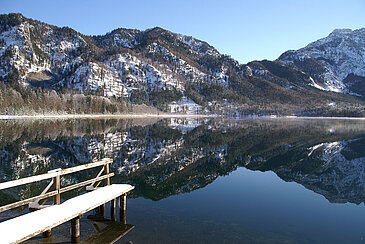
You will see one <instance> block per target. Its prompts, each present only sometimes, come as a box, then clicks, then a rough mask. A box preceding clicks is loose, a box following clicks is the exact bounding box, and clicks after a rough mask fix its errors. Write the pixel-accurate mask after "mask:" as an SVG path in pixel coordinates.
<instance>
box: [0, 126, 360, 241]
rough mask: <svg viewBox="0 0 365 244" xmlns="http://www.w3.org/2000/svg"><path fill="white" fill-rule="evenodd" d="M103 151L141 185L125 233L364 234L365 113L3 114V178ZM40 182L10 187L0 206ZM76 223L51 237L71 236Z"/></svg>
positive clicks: (86, 229) (238, 237) (194, 236)
mask: <svg viewBox="0 0 365 244" xmlns="http://www.w3.org/2000/svg"><path fill="white" fill-rule="evenodd" d="M104 157H110V158H113V159H114V163H113V165H112V167H111V171H113V172H115V174H116V176H114V177H113V178H112V183H129V184H132V185H134V186H135V187H136V188H135V190H134V191H133V192H132V193H131V194H130V195H129V196H128V202H127V223H128V224H131V225H134V226H135V227H134V229H132V230H131V231H130V232H129V233H128V234H127V235H125V236H124V237H122V238H121V239H120V240H119V241H118V242H117V243H131V242H133V243H365V207H364V200H365V121H357V120H325V119H242V120H227V119H166V120H160V121H157V120H154V119H149V120H143V119H141V120H86V119H85V120H60V121H51V120H36V121H31V120H24V121H22V120H20V121H12V120H8V121H0V182H4V181H7V180H13V179H17V178H21V177H26V176H30V175H36V174H41V173H45V172H47V171H48V170H52V169H55V168H66V167H72V166H76V165H80V164H84V163H89V162H90V161H93V160H94V161H96V160H98V159H101V158H104ZM96 173H97V171H91V172H89V173H88V174H86V175H85V174H75V175H71V176H68V177H65V179H64V180H63V181H62V182H61V184H62V185H64V186H66V185H69V184H73V183H76V182H80V181H83V180H85V179H87V177H90V175H92V176H93V175H96ZM46 183H47V182H46ZM46 183H45V185H46ZM42 187H43V186H42ZM42 187H40V186H33V187H23V188H22V187H18V188H16V189H11V190H6V191H0V205H5V204H7V203H10V202H12V201H15V200H16V199H24V198H27V197H30V196H34V195H37V194H39V193H40V191H41V190H42ZM80 192H82V189H80V190H78V191H74V192H71V193H67V194H65V195H62V200H67V199H68V198H71V197H72V196H75V195H77V194H79V193H80ZM26 212H28V210H27V208H25V207H24V208H20V209H16V210H14V211H7V212H4V213H0V221H4V220H6V219H9V218H11V217H14V216H17V215H20V214H23V213H26ZM106 213H107V215H106V217H107V218H108V217H109V215H108V206H107V211H106ZM94 214H95V213H94V212H93V211H91V212H89V213H88V214H87V215H86V216H85V217H84V218H82V220H81V240H82V241H85V240H87V239H88V238H90V237H91V236H93V235H94V234H95V233H97V230H96V229H95V227H94V225H93V224H92V223H93V222H91V221H90V220H89V219H90V218H91V217H90V216H92V215H94ZM88 218H89V219H88ZM69 225H70V224H69V223H66V224H64V225H61V226H59V227H57V228H55V229H53V230H52V239H51V241H52V242H51V243H67V242H68V241H69ZM101 227H102V228H103V225H101ZM0 243H1V240H0ZM26 243H44V241H43V239H42V238H41V236H39V237H36V238H33V239H31V240H29V241H27V242H26Z"/></svg>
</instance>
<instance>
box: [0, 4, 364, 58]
mask: <svg viewBox="0 0 365 244" xmlns="http://www.w3.org/2000/svg"><path fill="white" fill-rule="evenodd" d="M12 12H17V13H22V14H23V15H24V16H25V17H28V18H32V19H37V20H41V21H43V22H46V23H49V24H53V25H56V26H69V27H71V28H73V29H75V30H77V31H79V32H81V33H83V34H88V35H99V34H105V33H107V32H110V31H112V30H113V29H116V28H119V27H124V28H132V29H140V30H145V29H147V28H152V27H155V26H160V27H162V28H164V29H168V30H170V31H173V32H176V33H180V34H185V35H189V36H193V37H195V38H198V39H200V40H204V41H206V42H208V43H209V44H211V45H212V46H214V47H215V48H217V49H218V51H219V52H221V53H223V54H228V55H231V56H232V57H233V58H235V59H237V60H238V61H239V62H241V63H247V62H249V61H252V60H261V59H269V60H273V59H276V58H278V56H279V55H280V54H281V53H283V52H284V51H286V50H289V49H298V48H301V47H304V46H306V45H307V44H308V43H310V42H312V41H315V40H317V39H319V38H322V37H325V36H327V35H328V34H329V33H330V32H331V31H332V30H333V29H336V28H350V29H358V28H362V27H365V0H249V1H246V0H241V1H240V0H179V1H174V0H128V1H125V0H99V1H96V0H57V1H54V0H32V1H30V0H0V13H2V14H3V13H12Z"/></svg>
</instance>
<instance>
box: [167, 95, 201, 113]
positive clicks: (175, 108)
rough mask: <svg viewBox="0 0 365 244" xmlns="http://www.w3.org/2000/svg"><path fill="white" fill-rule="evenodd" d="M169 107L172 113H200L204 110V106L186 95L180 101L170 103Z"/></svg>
mask: <svg viewBox="0 0 365 244" xmlns="http://www.w3.org/2000/svg"><path fill="white" fill-rule="evenodd" d="M169 107H170V112H171V113H186V114H199V113H201V111H202V106H200V105H199V104H196V103H195V102H194V101H193V100H191V99H188V98H186V97H183V98H182V99H181V100H180V101H178V102H172V103H170V104H169Z"/></svg>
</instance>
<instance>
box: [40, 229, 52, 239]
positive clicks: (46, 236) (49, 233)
mask: <svg viewBox="0 0 365 244" xmlns="http://www.w3.org/2000/svg"><path fill="white" fill-rule="evenodd" d="M51 235H52V232H51V229H49V230H46V231H45V232H43V234H42V236H43V238H48V237H50V236H51Z"/></svg>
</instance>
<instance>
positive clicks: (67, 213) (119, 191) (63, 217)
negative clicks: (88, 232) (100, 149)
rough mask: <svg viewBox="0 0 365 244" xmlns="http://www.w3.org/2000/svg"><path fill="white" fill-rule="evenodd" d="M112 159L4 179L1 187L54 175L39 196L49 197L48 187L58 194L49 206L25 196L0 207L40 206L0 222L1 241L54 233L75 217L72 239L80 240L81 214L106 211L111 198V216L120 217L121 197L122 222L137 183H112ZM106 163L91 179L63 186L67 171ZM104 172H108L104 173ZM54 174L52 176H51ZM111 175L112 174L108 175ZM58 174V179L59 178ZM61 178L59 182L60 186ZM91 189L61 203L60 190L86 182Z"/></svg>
mask: <svg viewBox="0 0 365 244" xmlns="http://www.w3.org/2000/svg"><path fill="white" fill-rule="evenodd" d="M110 162H112V160H110V159H105V160H103V161H100V162H95V163H90V164H87V165H80V166H77V167H73V168H69V169H64V170H56V171H50V172H49V173H47V174H43V175H38V176H32V177H28V178H24V179H19V180H15V181H11V182H4V183H0V190H2V189H6V188H9V187H13V186H18V185H22V184H27V183H30V182H35V181H39V180H40V179H42V180H43V179H47V178H48V179H49V178H52V179H53V180H52V182H51V184H50V185H49V187H47V188H46V189H45V191H44V192H43V193H42V194H41V195H40V196H38V199H42V198H44V197H45V196H47V197H48V195H47V191H49V190H50V189H51V190H52V191H51V192H50V193H53V192H55V193H57V194H56V195H54V196H55V200H54V204H53V205H50V206H48V207H45V206H42V205H41V204H42V203H41V204H40V203H39V202H30V201H31V200H33V201H34V197H33V198H31V199H30V200H28V201H27V200H22V201H19V202H17V203H13V204H9V205H6V206H2V207H0V211H5V210H7V209H11V208H12V207H14V206H15V207H16V206H20V205H19V204H21V205H24V204H26V203H31V204H29V206H30V207H32V208H33V209H34V208H37V209H38V210H37V211H34V212H30V213H27V214H24V215H21V216H19V217H16V218H13V219H10V220H7V221H4V222H1V223H0V240H1V241H0V242H1V243H19V242H22V241H25V240H27V239H29V238H31V237H34V236H36V235H38V234H41V233H43V235H44V236H47V235H50V230H51V229H52V228H54V227H56V226H58V225H60V224H63V223H65V222H67V221H70V220H71V240H72V242H78V241H79V239H80V227H79V219H80V217H81V216H82V215H83V214H84V213H86V212H88V211H90V210H92V209H95V208H98V207H99V208H100V209H101V210H102V211H104V210H105V203H106V202H109V201H110V202H111V217H112V219H114V220H116V217H115V205H116V202H117V201H116V200H117V198H119V201H118V202H119V207H120V214H121V216H120V219H121V222H124V224H126V223H125V211H126V194H127V193H128V192H130V191H131V190H133V189H134V187H133V186H131V185H128V184H113V185H110V179H109V177H110V176H112V175H114V174H110V173H109V163H110ZM95 165H96V166H101V165H102V166H103V169H102V171H101V172H100V173H99V175H98V176H97V177H96V178H94V179H92V180H87V181H84V182H81V183H78V184H75V185H72V186H67V187H64V188H60V187H59V182H60V181H59V177H60V176H61V175H64V174H68V173H73V172H77V171H81V170H83V169H88V168H93V167H96V166H95ZM103 172H104V174H105V175H104V176H100V175H101V174H102V173H103ZM49 176H50V177H49ZM106 176H108V177H106ZM57 178H58V179H57ZM101 180H106V182H105V186H104V187H100V188H95V187H94V185H93V184H95V183H98V182H100V181H101ZM57 182H58V186H57ZM90 183H91V185H89V186H88V187H87V189H88V190H92V191H90V192H87V193H85V194H82V195H79V196H76V197H74V198H71V199H69V200H67V201H65V202H63V203H61V204H59V199H60V198H59V194H61V193H62V192H65V191H67V190H70V189H75V188H76V187H81V186H85V185H87V184H90Z"/></svg>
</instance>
